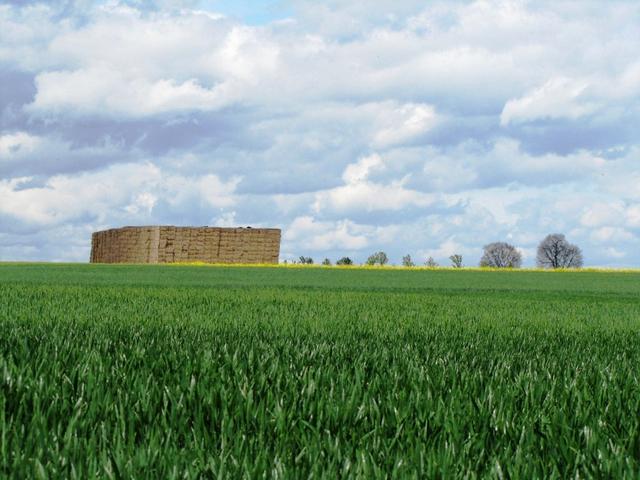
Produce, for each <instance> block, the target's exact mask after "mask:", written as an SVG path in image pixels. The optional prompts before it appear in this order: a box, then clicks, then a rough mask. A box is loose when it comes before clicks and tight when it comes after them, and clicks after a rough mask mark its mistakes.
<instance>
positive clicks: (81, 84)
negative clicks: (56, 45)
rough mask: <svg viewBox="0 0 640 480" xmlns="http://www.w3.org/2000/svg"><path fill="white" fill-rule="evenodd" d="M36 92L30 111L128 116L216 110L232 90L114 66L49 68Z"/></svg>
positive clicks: (37, 83)
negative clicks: (135, 74)
mask: <svg viewBox="0 0 640 480" xmlns="http://www.w3.org/2000/svg"><path fill="white" fill-rule="evenodd" d="M36 86H37V88H38V93H37V94H36V97H35V99H34V102H33V103H32V104H31V105H30V106H29V109H30V110H31V111H35V112H37V111H43V112H52V111H53V112H58V113H60V112H62V111H65V110H70V111H71V112H73V113H77V114H89V113H98V114H101V113H104V114H106V115H125V116H131V117H138V116H147V115H154V114H159V113H166V112H174V113H179V112H184V111H198V110H215V109H218V108H221V107H223V106H225V105H228V104H229V103H231V101H232V100H233V94H232V92H230V89H229V88H228V86H227V85H225V84H220V85H216V86H215V87H213V88H211V89H207V88H204V87H202V86H201V85H199V84H198V82H197V81H196V80H195V79H189V80H187V81H185V82H182V83H180V84H177V83H176V82H175V81H174V80H157V81H154V82H150V81H148V80H147V79H144V78H126V77H125V76H124V75H123V74H122V73H121V72H117V71H113V70H102V69H89V70H76V71H73V72H50V73H43V74H40V75H38V76H37V77H36Z"/></svg>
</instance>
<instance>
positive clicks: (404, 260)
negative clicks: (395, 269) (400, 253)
mask: <svg viewBox="0 0 640 480" xmlns="http://www.w3.org/2000/svg"><path fill="white" fill-rule="evenodd" d="M402 266H403V267H415V266H416V264H415V263H413V260H411V255H409V254H408V253H407V254H406V255H405V256H404V257H402Z"/></svg>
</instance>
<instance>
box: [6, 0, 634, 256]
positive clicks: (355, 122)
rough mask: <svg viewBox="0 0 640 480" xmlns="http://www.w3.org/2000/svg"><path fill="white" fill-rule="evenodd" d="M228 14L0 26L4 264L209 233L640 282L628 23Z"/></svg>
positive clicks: (436, 12)
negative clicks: (561, 248) (580, 258)
mask: <svg viewBox="0 0 640 480" xmlns="http://www.w3.org/2000/svg"><path fill="white" fill-rule="evenodd" d="M232 10H233V9H229V11H228V12H220V11H216V10H215V8H209V9H207V8H205V7H204V4H203V3H202V2H191V1H184V2H179V3H175V2H129V1H114V2H106V3H105V2H99V3H94V2H46V3H45V2H20V4H16V3H14V4H4V5H0V82H2V86H3V88H2V89H0V258H1V259H13V258H21V259H34V258H39V259H76V260H77V259H85V258H86V253H87V249H88V239H89V237H90V233H91V231H92V229H95V228H101V227H105V226H115V225H120V224H135V223H196V224H207V223H209V224H220V225H232V224H240V225H243V224H253V225H258V224H260V225H264V226H280V227H282V228H284V230H285V237H284V239H285V240H284V243H283V252H284V254H286V255H290V256H292V257H297V256H298V255H300V254H306V255H308V254H314V252H315V253H316V254H320V253H322V254H323V255H329V256H332V255H333V256H336V257H337V256H340V255H341V254H342V253H345V252H346V253H348V254H349V255H352V256H353V257H354V258H356V259H364V258H366V255H367V254H368V253H371V252H369V251H368V250H374V249H375V250H377V249H380V248H384V249H386V250H387V251H388V253H389V254H390V256H391V257H392V260H393V259H394V258H398V259H399V258H400V256H401V255H403V254H406V253H412V254H413V255H414V257H416V258H418V257H421V256H422V257H426V256H429V255H432V256H434V257H436V258H438V259H439V260H440V261H441V263H448V261H447V258H446V257H447V256H448V255H449V254H451V253H461V254H463V255H464V256H465V263H467V264H475V263H476V261H477V259H478V258H479V255H480V253H481V250H480V249H481V247H482V245H483V244H484V243H488V242H489V241H494V240H507V241H510V242H512V243H516V244H517V245H518V246H519V247H520V248H522V251H523V252H525V253H526V258H525V261H526V263H527V264H532V262H533V254H532V252H535V247H536V243H537V242H538V241H539V240H540V239H541V238H542V237H543V236H544V235H545V234H547V233H550V232H552V231H563V232H565V233H567V234H568V235H571V239H572V241H574V242H576V243H578V244H579V245H581V246H582V247H583V250H584V253H585V257H586V260H587V263H588V264H591V265H629V264H633V265H637V264H640V257H638V253H637V252H638V250H637V241H638V239H639V235H640V213H639V210H638V208H639V207H638V205H640V189H639V188H638V185H640V169H639V168H638V160H639V159H640V143H639V142H638V135H637V131H636V130H637V129H636V128H634V127H635V126H636V125H637V124H638V122H639V121H640V80H639V79H640V62H638V56H637V52H638V49H639V48H640V40H639V39H638V35H637V21H636V20H637V18H638V15H640V4H638V3H637V2H631V1H624V0H615V1H612V2H607V5H606V7H605V6H603V5H602V3H601V2H598V1H595V0H593V1H592V0H586V1H584V2H580V4H574V3H571V2H551V1H546V0H544V1H541V2H535V4H534V3H532V2H523V1H518V0H472V1H465V2H449V1H446V2H445V1H435V2H427V3H425V2H419V1H414V0H404V1H401V2H398V1H390V0H381V1H379V2H375V3H371V2H365V1H360V0H358V1H347V0H331V1H329V2H328V3H326V2H325V3H322V4H320V3H318V2H314V1H307V0H296V1H295V2H287V5H286V8H285V13H284V14H283V13H282V11H281V12H280V14H278V15H277V16H273V17H271V18H269V16H268V15H264V16H262V18H261V20H260V21H256V18H255V17H252V18H251V19H248V18H243V17H242V13H240V14H238V13H237V12H240V11H241V9H240V10H234V12H236V13H234V14H233V15H232V16H230V15H229V14H228V13H229V12H230V11H232ZM283 16H285V17H287V18H283ZM406 232H411V234H407V233H406ZM70 236H73V237H74V238H83V239H84V240H82V241H81V240H78V241H77V242H76V243H74V244H73V245H72V246H71V247H70V248H69V247H68V246H67V245H68V243H67V242H66V240H65V239H66V238H68V237H70ZM454 250H455V252H454Z"/></svg>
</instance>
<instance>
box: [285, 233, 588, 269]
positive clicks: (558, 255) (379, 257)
mask: <svg viewBox="0 0 640 480" xmlns="http://www.w3.org/2000/svg"><path fill="white" fill-rule="evenodd" d="M449 261H450V262H451V266H452V267H454V268H462V267H463V266H464V263H463V258H462V255H460V254H453V255H451V256H450V257H449ZM285 263H287V262H286V261H285ZM292 263H300V264H305V265H311V264H313V258H311V257H305V256H301V257H299V259H298V260H297V261H295V260H294V261H293V262H292ZM388 263H389V257H388V256H387V254H386V253H385V252H383V251H379V252H375V253H373V254H371V255H369V257H368V258H367V260H366V262H365V263H364V264H365V265H371V266H373V265H380V266H382V265H386V264H388ZM583 263H584V260H583V257H582V250H580V247H578V246H577V245H574V244H572V243H569V242H568V241H567V239H566V237H565V236H564V235H563V234H561V233H552V234H549V235H547V236H546V237H545V238H544V239H542V241H541V242H540V243H539V244H538V249H537V251H536V266H538V267H540V268H551V269H558V268H581V267H582V266H583ZM321 264H322V265H332V263H331V260H329V259H328V258H325V259H324V260H323V261H322V263H321ZM336 265H339V266H348V265H353V260H351V258H349V257H342V258H340V259H338V260H337V261H336ZM402 265H403V266H404V267H415V266H416V264H415V263H414V261H413V260H412V258H411V255H409V254H407V255H405V256H404V257H402ZM424 265H425V266H427V267H432V268H435V267H439V266H440V265H439V264H438V263H437V262H436V261H435V260H434V259H433V257H429V258H428V259H427V261H426V262H425V263H424ZM521 266H522V254H521V253H520V251H518V249H517V248H516V247H515V246H513V245H511V244H509V243H507V242H492V243H489V244H487V245H485V246H484V247H483V254H482V258H481V259H480V267H491V268H520V267H521Z"/></svg>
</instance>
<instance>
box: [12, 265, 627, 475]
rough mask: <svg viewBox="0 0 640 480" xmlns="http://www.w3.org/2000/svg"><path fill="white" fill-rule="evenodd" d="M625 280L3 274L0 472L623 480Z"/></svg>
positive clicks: (300, 272) (28, 268)
mask: <svg viewBox="0 0 640 480" xmlns="http://www.w3.org/2000/svg"><path fill="white" fill-rule="evenodd" d="M638 365H640V273H637V272H636V273H634V272H626V273H622V272H618V273H616V272H566V273H564V274H563V275H557V274H553V273H547V272H536V271H531V272H488V271H481V270H465V271H454V270H424V269H415V270H414V269H411V270H402V269H325V268H306V269H303V268H264V267H243V268H238V267H228V266H227V267H211V268H199V267H188V266H174V267H166V266H164V267H163V266H130V265H124V266H123V265H115V266H104V265H46V264H40V265H36V264H34V265H30V264H23V265H18V264H5V265H0V477H13V478H95V477H98V478H198V477H200V478H219V477H223V478H224V477H233V478H236V477H251V478H254V477H263V476H267V477H295V478H300V477H305V478H306V477H309V476H313V477H325V478H335V477H363V478H369V477H390V478H405V477H409V478H411V477H413V478H424V477H464V476H467V477H469V478H474V477H479V478H480V477H505V478H507V477H511V478H543V477H544V478H554V477H555V478H567V477H580V478H583V477H608V478H612V477H616V478H619V477H628V478H637V477H638V475H640V377H639V374H638Z"/></svg>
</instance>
